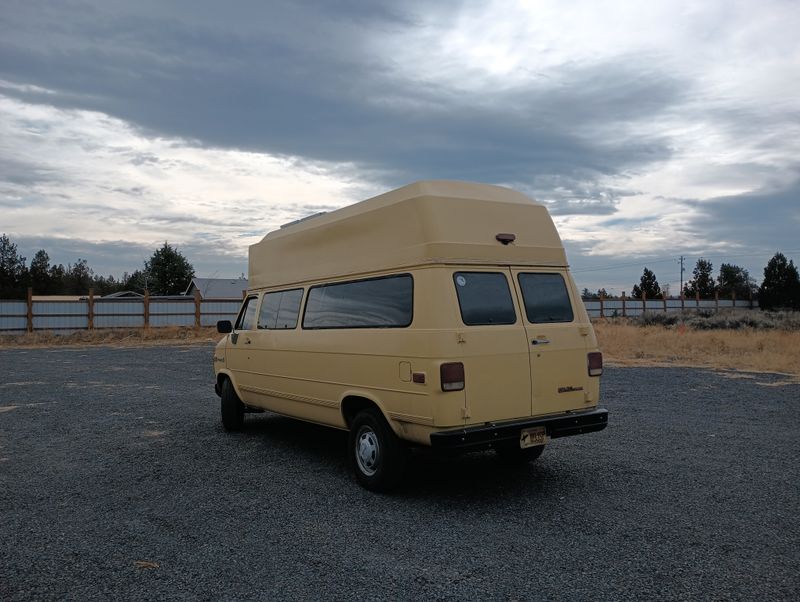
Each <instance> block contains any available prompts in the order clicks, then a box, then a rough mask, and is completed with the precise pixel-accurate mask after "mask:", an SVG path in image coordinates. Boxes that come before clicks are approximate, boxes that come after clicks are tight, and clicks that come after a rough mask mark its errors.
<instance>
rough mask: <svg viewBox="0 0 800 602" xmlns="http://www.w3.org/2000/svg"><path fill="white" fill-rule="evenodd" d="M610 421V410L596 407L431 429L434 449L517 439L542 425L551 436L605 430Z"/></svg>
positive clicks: (553, 437) (474, 446)
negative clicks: (532, 428)
mask: <svg viewBox="0 0 800 602" xmlns="http://www.w3.org/2000/svg"><path fill="white" fill-rule="evenodd" d="M607 425H608V410H606V409H605V408H596V409H594V410H589V411H588V412H575V413H571V414H559V415H558V416H545V417H544V418H526V419H525V420H515V421H513V422H503V423H492V422H490V423H487V424H481V425H478V426H469V427H466V428H459V429H451V430H447V431H437V432H435V433H431V447H433V448H435V449H459V450H469V449H473V448H474V449H477V448H481V447H486V446H487V445H490V444H492V443H496V442H498V441H510V440H516V439H519V437H520V431H521V430H522V429H526V428H530V427H533V426H543V427H545V428H546V429H547V436H548V437H550V438H551V439H557V438H558V437H569V436H571V435H582V434H584V433H592V432H595V431H602V430H603V429H604V428H606V426H607Z"/></svg>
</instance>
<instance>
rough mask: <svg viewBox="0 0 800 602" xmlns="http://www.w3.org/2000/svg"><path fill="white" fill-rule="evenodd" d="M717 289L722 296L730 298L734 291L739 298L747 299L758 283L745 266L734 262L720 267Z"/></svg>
mask: <svg viewBox="0 0 800 602" xmlns="http://www.w3.org/2000/svg"><path fill="white" fill-rule="evenodd" d="M717 287H718V288H717V290H718V291H719V294H720V296H721V297H726V298H729V297H731V295H733V294H734V293H735V294H736V298H737V299H747V298H749V297H750V295H751V294H752V293H753V292H755V290H756V283H755V281H754V280H753V279H752V278H751V277H750V274H749V273H748V272H747V270H745V269H744V268H740V267H739V266H738V265H733V264H732V263H723V264H722V265H721V266H720V267H719V276H718V277H717Z"/></svg>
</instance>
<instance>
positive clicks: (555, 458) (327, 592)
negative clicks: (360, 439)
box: [0, 345, 800, 600]
mask: <svg viewBox="0 0 800 602" xmlns="http://www.w3.org/2000/svg"><path fill="white" fill-rule="evenodd" d="M211 354H212V348H211V347H210V346H208V345H200V346H187V347H149V348H135V349H122V348H97V347H95V348H77V349H63V348H62V349H21V350H2V351H0V366H2V372H0V509H1V510H2V512H1V513H0V599H12V600H17V599H18V600H29V599H52V598H59V599H74V600H86V599H109V598H118V599H147V600H153V599H175V598H192V599H198V598H199V599H253V598H263V599H312V600H318V599H342V600H344V599H359V600H370V599H375V600H377V599H416V600H427V599H443V600H464V599H468V600H474V599H481V600H483V599H502V600H505V599H508V600H535V599H548V600H554V599H568V600H576V599H587V600H588V599H593V600H607V599H622V598H625V599H630V598H638V599H647V600H653V599H686V600H689V599H692V600H697V599H768V600H775V599H786V600H789V599H792V600H797V599H800V546H799V544H800V538H799V537H798V536H799V535H800V526H799V525H800V518H798V517H800V493H799V491H800V486H799V485H798V484H799V483H800V474H799V473H800V459H799V458H800V443H799V441H800V439H799V438H798V429H797V426H796V423H797V414H798V410H800V386H798V385H797V384H787V383H782V382H781V380H782V379H781V378H780V377H777V376H765V375H731V374H723V373H715V372H711V371H705V370H694V369H684V368H624V369H623V368H616V369H614V368H609V369H607V370H606V376H605V377H604V381H603V404H604V405H605V406H606V407H608V408H609V410H610V412H611V416H610V425H609V427H608V428H607V429H606V430H605V431H603V432H601V433H595V434H591V435H586V436H582V437H573V438H568V439H560V440H557V441H554V442H552V443H551V444H550V446H549V447H548V449H547V451H546V452H545V454H544V455H543V456H542V458H541V459H540V460H539V461H538V462H537V463H536V464H533V465H531V466H529V467H526V468H524V469H522V470H513V469H505V468H503V467H501V466H500V465H499V464H498V463H497V462H496V461H495V458H494V456H493V455H492V454H491V453H489V452H486V453H478V454H470V455H466V456H462V457H458V458H455V459H444V458H438V457H433V456H431V455H429V454H416V455H415V458H414V462H413V470H412V475H411V477H410V479H409V481H408V484H407V485H406V487H405V488H404V489H403V490H402V491H401V492H400V493H398V494H395V495H392V496H384V495H376V494H372V493H369V492H367V491H364V490H363V489H361V488H360V487H358V485H356V483H355V481H354V480H353V478H352V477H351V475H350V473H349V470H348V468H347V465H346V461H345V440H346V435H345V434H344V433H342V432H338V431H333V430H330V429H325V428H321V427H317V426H313V425H308V424H303V423H299V422H296V421H292V420H289V419H286V418H282V417H279V416H274V415H269V414H262V415H254V416H249V417H248V420H249V422H248V425H247V428H246V430H245V432H244V433H241V434H236V435H230V434H227V433H225V432H223V430H222V428H221V426H220V423H219V416H218V411H219V407H218V398H217V397H216V396H215V395H214V393H213V390H212V384H211V383H212V370H211ZM734 376H736V377H734Z"/></svg>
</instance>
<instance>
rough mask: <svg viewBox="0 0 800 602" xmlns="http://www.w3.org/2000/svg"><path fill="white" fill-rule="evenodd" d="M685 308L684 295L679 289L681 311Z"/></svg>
mask: <svg viewBox="0 0 800 602" xmlns="http://www.w3.org/2000/svg"><path fill="white" fill-rule="evenodd" d="M685 309H686V295H685V294H684V292H683V291H681V313H683V311H684V310H685Z"/></svg>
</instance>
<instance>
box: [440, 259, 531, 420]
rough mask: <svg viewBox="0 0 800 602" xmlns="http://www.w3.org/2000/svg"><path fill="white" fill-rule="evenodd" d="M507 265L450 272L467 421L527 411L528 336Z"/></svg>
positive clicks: (521, 415) (502, 417)
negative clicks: (458, 316)
mask: <svg viewBox="0 0 800 602" xmlns="http://www.w3.org/2000/svg"><path fill="white" fill-rule="evenodd" d="M510 276H511V274H510V272H509V270H508V269H502V268H501V269H494V270H476V269H474V268H470V269H464V270H463V271H456V272H454V273H453V284H454V286H455V291H456V296H457V298H458V306H459V309H460V313H461V322H462V323H463V324H464V330H463V331H462V332H460V333H459V343H461V344H460V345H459V347H460V348H459V352H460V353H461V354H462V355H461V357H462V358H463V362H464V373H465V381H466V383H465V385H466V386H465V392H466V404H467V408H466V410H467V416H466V422H467V423H480V422H495V421H499V420H510V419H513V418H524V417H527V416H529V415H530V411H531V388H530V383H531V381H530V364H529V362H530V360H529V354H528V341H527V339H526V334H525V329H524V328H523V325H522V316H519V315H517V314H518V312H517V310H516V304H515V303H514V296H515V293H514V287H513V285H511V283H509V277H510Z"/></svg>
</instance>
